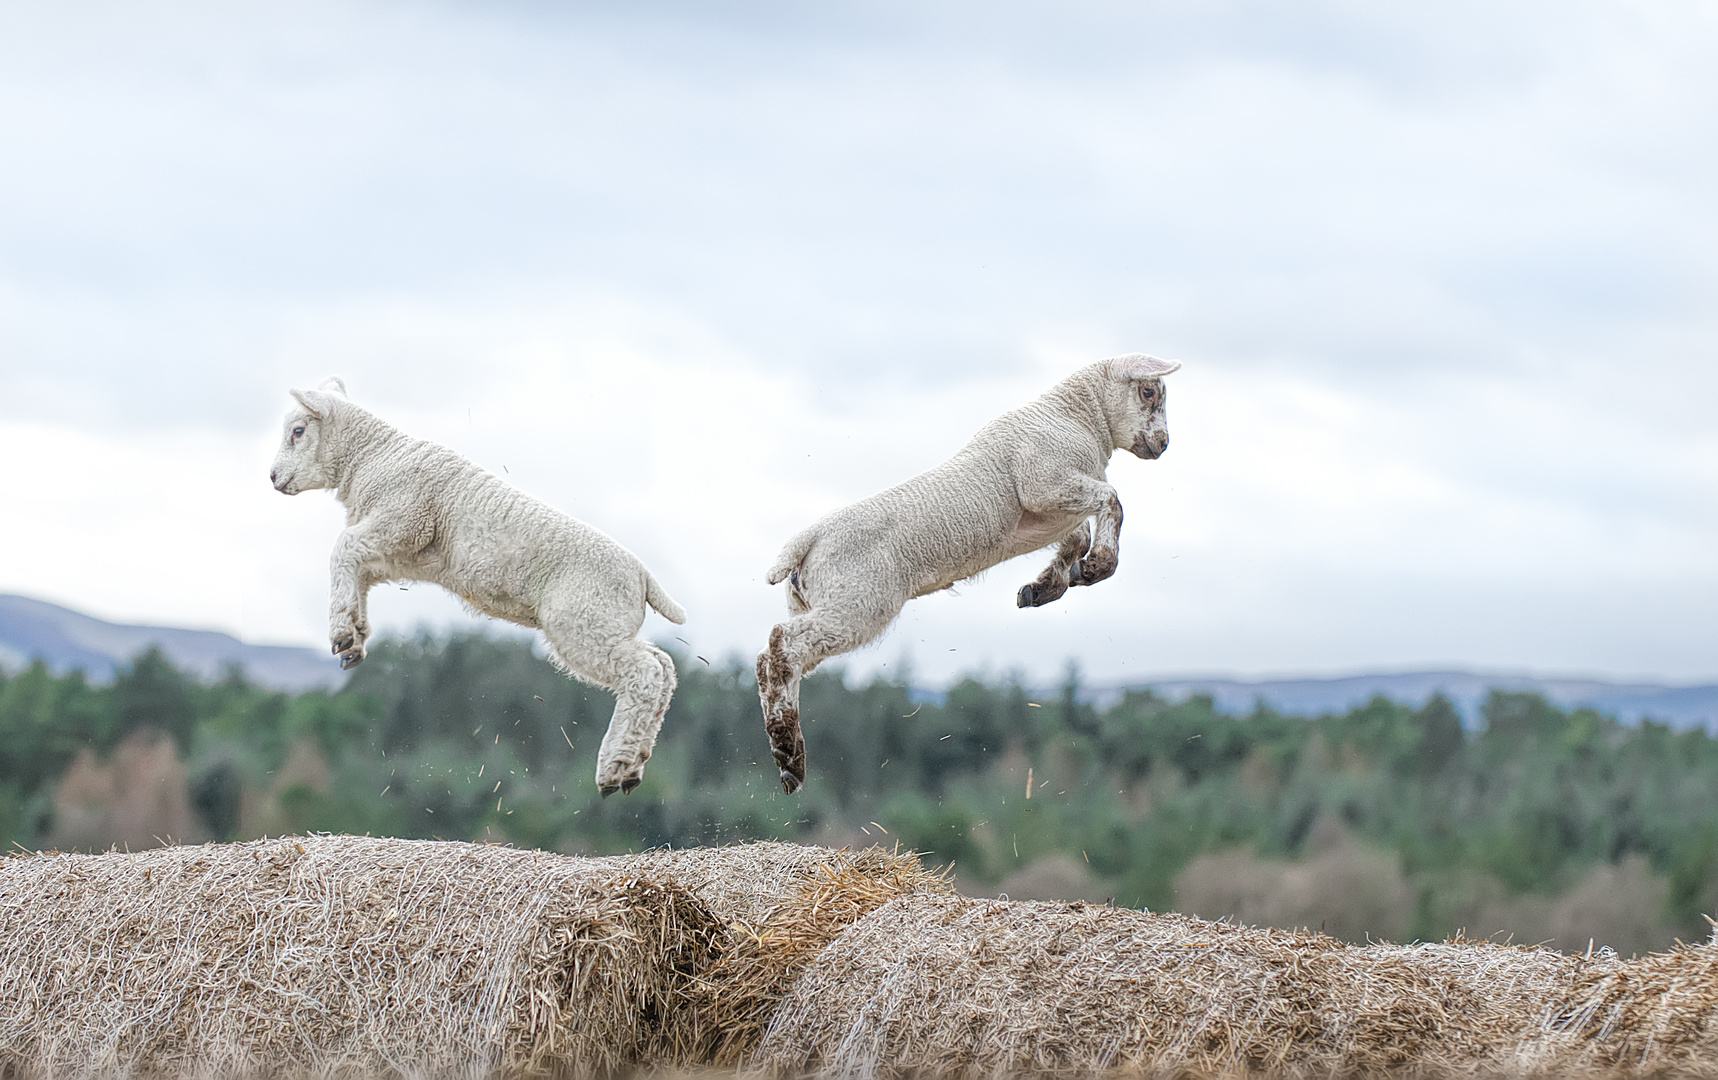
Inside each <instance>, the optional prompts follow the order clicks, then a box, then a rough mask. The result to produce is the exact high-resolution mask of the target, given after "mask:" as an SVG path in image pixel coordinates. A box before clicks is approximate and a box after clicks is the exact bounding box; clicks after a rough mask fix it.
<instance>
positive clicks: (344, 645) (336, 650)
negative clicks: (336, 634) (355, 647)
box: [329, 637, 352, 656]
mask: <svg viewBox="0 0 1718 1080" xmlns="http://www.w3.org/2000/svg"><path fill="white" fill-rule="evenodd" d="M351 647H352V639H351V638H350V637H343V638H340V639H339V640H337V641H335V642H334V644H333V647H332V648H331V649H330V650H329V651H330V652H332V653H333V654H334V655H336V656H339V655H340V654H341V653H343V652H345V651H346V650H347V649H350V648H351Z"/></svg>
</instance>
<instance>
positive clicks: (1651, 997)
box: [1524, 942, 1718, 1077]
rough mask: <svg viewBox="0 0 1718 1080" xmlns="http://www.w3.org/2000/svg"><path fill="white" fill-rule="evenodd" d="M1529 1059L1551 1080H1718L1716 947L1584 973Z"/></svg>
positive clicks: (1689, 948) (1544, 1026) (1689, 949)
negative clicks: (1607, 1079) (1555, 1079)
mask: <svg viewBox="0 0 1718 1080" xmlns="http://www.w3.org/2000/svg"><path fill="white" fill-rule="evenodd" d="M1568 1001H1569V1004H1568V1006H1567V1008H1565V1009H1564V1010H1562V1011H1561V1012H1560V1014H1558V1015H1554V1016H1551V1017H1547V1018H1546V1020H1545V1022H1544V1023H1543V1024H1542V1026H1541V1030H1540V1031H1539V1032H1538V1037H1537V1038H1536V1039H1535V1040H1534V1041H1533V1043H1532V1045H1530V1046H1529V1047H1528V1048H1527V1051H1526V1053H1525V1054H1524V1060H1527V1061H1530V1062H1531V1063H1532V1064H1533V1066H1534V1067H1535V1069H1534V1071H1536V1072H1538V1073H1540V1074H1542V1075H1546V1076H1575V1075H1586V1076H1596V1075H1601V1076H1614V1077H1645V1076H1682V1077H1718V943H1714V942H1707V943H1705V944H1700V945H1680V946H1678V947H1676V948H1674V949H1672V950H1670V951H1669V952H1663V953H1651V954H1648V955H1646V956H1641V957H1637V958H1634V959H1631V960H1616V959H1612V960H1611V961H1610V962H1609V963H1605V964H1599V965H1594V966H1593V968H1592V969H1591V970H1589V971H1587V972H1584V973H1583V976H1582V977H1581V978H1580V979H1578V980H1577V981H1576V983H1575V986H1574V988H1573V990H1572V991H1571V992H1570V993H1569V995H1568Z"/></svg>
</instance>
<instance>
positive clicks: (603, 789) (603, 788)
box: [597, 784, 620, 799]
mask: <svg viewBox="0 0 1718 1080" xmlns="http://www.w3.org/2000/svg"><path fill="white" fill-rule="evenodd" d="M619 790H620V785H619V784H602V785H600V786H599V787H598V788H597V794H599V795H601V796H602V797H603V798H605V799H606V798H608V797H609V796H610V795H613V794H614V793H615V792H617V791H619Z"/></svg>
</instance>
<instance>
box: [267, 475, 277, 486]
mask: <svg viewBox="0 0 1718 1080" xmlns="http://www.w3.org/2000/svg"><path fill="white" fill-rule="evenodd" d="M268 482H269V483H271V484H276V483H279V482H280V477H279V476H278V475H276V474H275V473H269V474H268Z"/></svg>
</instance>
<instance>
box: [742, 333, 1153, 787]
mask: <svg viewBox="0 0 1718 1080" xmlns="http://www.w3.org/2000/svg"><path fill="white" fill-rule="evenodd" d="M1180 366H1181V362H1180V361H1179V360H1160V359H1158V358H1157V357H1155V356H1147V355H1145V354H1144V353H1130V354H1128V355H1126V356H1117V357H1114V358H1113V359H1109V360H1102V361H1099V362H1098V363H1096V364H1092V365H1089V366H1087V367H1084V368H1081V369H1080V370H1079V371H1076V372H1075V373H1074V374H1072V375H1070V376H1068V377H1067V378H1066V379H1063V380H1062V381H1061V382H1060V383H1058V384H1056V386H1055V387H1053V388H1052V389H1051V390H1050V392H1049V393H1047V394H1045V395H1044V396H1043V397H1041V398H1039V399H1038V400H1037V401H1034V402H1033V403H1032V404H1030V405H1027V406H1025V407H1023V408H1019V409H1015V410H1014V411H1013V412H1009V413H1005V414H1003V415H1002V416H1000V417H998V418H997V419H995V420H993V421H991V422H990V423H989V424H987V425H985V426H984V428H983V429H981V430H980V431H979V432H978V434H977V435H974V436H973V438H972V441H971V442H969V443H967V444H966V446H965V447H963V448H962V449H961V450H960V452H959V453H957V454H955V456H954V457H952V458H950V459H949V460H947V461H945V462H943V463H942V464H941V465H938V466H937V467H936V468H934V469H932V470H930V471H929V472H927V473H924V474H922V475H919V476H916V477H914V478H913V479H911V480H908V481H907V482H906V483H904V484H900V485H898V486H896V487H892V488H890V489H889V490H887V491H884V492H882V493H881V494H877V495H873V496H871V497H870V498H868V499H864V500H862V501H860V502H856V503H854V504H853V505H851V506H848V507H845V508H843V509H840V510H837V511H835V512H834V513H832V514H830V515H828V516H827V517H825V518H824V519H823V520H821V521H819V522H818V523H817V524H815V525H813V526H812V527H811V528H809V529H806V530H805V531H803V532H801V533H799V534H798V535H796V536H795V537H794V538H793V539H791V540H789V541H788V542H787V546H786V547H784V548H782V551H781V554H780V555H778V556H777V557H776V561H775V563H774V564H773V565H772V566H771V567H770V569H769V574H768V581H769V583H770V584H771V585H775V584H778V583H780V582H783V581H785V582H787V608H788V612H789V614H790V615H791V616H792V617H791V618H789V619H788V620H787V621H786V622H784V623H778V624H777V625H776V626H775V628H774V629H772V630H771V631H770V637H769V646H768V647H767V648H766V649H764V651H763V652H761V653H759V654H758V664H757V673H758V697H759V699H760V701H761V702H762V704H763V713H764V730H765V731H766V732H768V734H769V740H770V750H771V752H772V753H773V754H774V756H775V761H776V766H777V768H779V769H780V771H781V784H782V787H783V788H784V789H785V790H786V791H788V792H790V793H791V792H793V791H795V790H797V789H798V788H799V786H800V785H801V784H803V783H804V782H805V740H804V738H803V737H802V736H801V734H800V729H799V681H800V679H801V678H802V677H803V676H805V675H808V674H810V673H811V672H812V671H813V670H815V669H816V667H817V665H818V664H819V663H821V662H822V661H824V660H826V659H828V658H829V657H831V656H835V655H837V654H839V653H844V652H848V651H850V650H852V649H856V648H858V647H859V646H861V645H864V644H865V643H866V642H868V641H871V640H872V639H873V638H875V637H876V636H877V635H878V634H880V633H882V632H883V630H884V629H885V628H886V627H887V626H888V625H889V623H890V622H892V621H893V620H894V618H895V616H896V615H898V614H899V613H900V611H901V607H902V605H904V604H905V603H906V602H907V601H908V600H911V599H913V598H914V597H918V596H923V595H925V594H926V593H931V592H936V591H937V590H939V589H946V588H949V587H950V586H952V585H953V584H954V583H955V582H957V581H962V580H964V579H966V578H969V577H972V576H973V575H974V574H977V573H979V572H980V571H983V570H986V569H988V568H990V567H992V566H995V565H996V564H997V563H1000V562H1003V561H1006V560H1008V559H1012V558H1014V557H1015V556H1017V555H1024V554H1026V553H1027V552H1031V551H1036V550H1038V549H1039V548H1043V547H1048V546H1050V545H1051V544H1054V545H1056V554H1055V556H1054V557H1053V558H1052V559H1051V560H1050V565H1048V566H1046V567H1045V568H1044V571H1043V573H1041V574H1039V575H1038V577H1037V578H1036V579H1035V580H1033V581H1032V582H1031V583H1030V584H1027V585H1024V586H1022V587H1021V589H1020V592H1019V594H1018V598H1017V602H1018V605H1019V606H1020V607H1039V606H1041V605H1044V604H1048V603H1050V602H1051V601H1052V600H1055V599H1057V598H1059V597H1060V596H1061V595H1062V594H1063V593H1065V592H1067V591H1068V589H1069V587H1070V586H1074V585H1095V584H1097V583H1098V582H1100V581H1102V580H1104V579H1105V578H1107V577H1109V576H1110V575H1111V574H1114V573H1115V571H1116V563H1117V558H1118V546H1117V545H1118V541H1119V539H1120V535H1121V516H1122V511H1121V502H1120V500H1119V499H1117V498H1116V491H1115V488H1113V487H1111V486H1110V485H1109V484H1108V483H1107V482H1105V479H1104V470H1105V467H1106V466H1107V464H1108V462H1109V459H1110V455H1111V453H1113V452H1114V451H1116V450H1127V451H1129V452H1130V453H1132V454H1134V455H1135V456H1136V457H1140V458H1144V459H1146V460H1148V461H1149V460H1152V459H1154V458H1156V457H1158V456H1160V455H1161V454H1162V453H1163V451H1164V450H1165V449H1166V448H1167V447H1168V446H1169V428H1168V424H1167V420H1166V419H1165V414H1164V399H1165V396H1166V391H1165V388H1164V386H1163V382H1162V379H1163V376H1165V375H1168V374H1169V373H1171V372H1173V371H1175V370H1176V369H1177V368H1179V367H1180ZM1092 518H1095V520H1096V526H1097V527H1096V530H1095V532H1094V530H1093V528H1092V525H1091V523H1090V521H1089V520H1088V519H1092Z"/></svg>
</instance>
